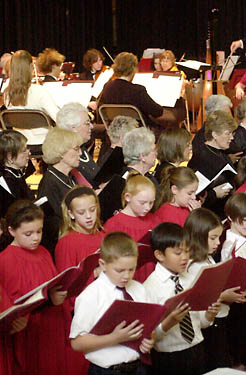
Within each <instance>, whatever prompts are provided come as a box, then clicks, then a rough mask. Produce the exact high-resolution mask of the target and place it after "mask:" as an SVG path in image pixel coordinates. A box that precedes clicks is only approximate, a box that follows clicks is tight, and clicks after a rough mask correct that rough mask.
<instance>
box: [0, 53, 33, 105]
mask: <svg viewBox="0 0 246 375" xmlns="http://www.w3.org/2000/svg"><path fill="white" fill-rule="evenodd" d="M31 63H32V56H31V55H30V53H29V52H28V51H25V50H19V51H16V52H15V53H14V55H13V56H12V58H11V63H10V79H9V85H8V87H7V89H6V92H5V98H7V102H8V105H9V104H12V105H14V106H18V105H22V106H25V105H26V103H27V94H28V89H29V87H30V85H31Z"/></svg>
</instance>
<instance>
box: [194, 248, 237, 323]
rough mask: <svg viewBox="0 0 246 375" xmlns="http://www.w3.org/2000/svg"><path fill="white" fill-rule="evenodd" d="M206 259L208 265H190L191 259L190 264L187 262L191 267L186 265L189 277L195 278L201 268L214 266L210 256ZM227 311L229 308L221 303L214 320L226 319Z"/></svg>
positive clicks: (204, 263)
mask: <svg viewBox="0 0 246 375" xmlns="http://www.w3.org/2000/svg"><path fill="white" fill-rule="evenodd" d="M208 259H209V262H210V263H208V262H207V261H206V260H204V261H202V262H194V263H191V262H192V259H191V260H190V262H189V264H191V265H188V268H187V269H188V273H190V274H191V275H193V276H194V277H196V275H197V274H198V272H199V271H200V269H201V268H202V267H208V266H209V265H212V264H216V263H215V261H214V258H213V257H212V256H211V255H209V256H208ZM229 310H230V307H229V306H228V305H225V304H224V303H222V304H221V309H220V311H219V313H218V314H217V315H216V318H224V317H226V316H227V315H228V314H229Z"/></svg>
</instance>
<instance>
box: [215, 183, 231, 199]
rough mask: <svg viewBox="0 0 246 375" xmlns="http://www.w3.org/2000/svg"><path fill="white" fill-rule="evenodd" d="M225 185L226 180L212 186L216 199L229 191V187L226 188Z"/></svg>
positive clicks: (223, 196)
mask: <svg viewBox="0 0 246 375" xmlns="http://www.w3.org/2000/svg"><path fill="white" fill-rule="evenodd" d="M226 185H227V182H226V183H225V184H222V185H219V186H216V187H214V188H213V189H214V191H215V194H216V197H217V198H218V199H222V198H225V197H226V196H227V195H228V194H229V193H230V190H231V188H226Z"/></svg>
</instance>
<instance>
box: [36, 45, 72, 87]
mask: <svg viewBox="0 0 246 375" xmlns="http://www.w3.org/2000/svg"><path fill="white" fill-rule="evenodd" d="M64 60H65V56H63V55H62V54H61V53H59V52H58V51H57V50H55V49H54V48H45V49H44V50H43V52H40V53H39V55H38V58H37V60H36V64H37V67H38V70H39V72H40V73H43V74H44V75H45V76H44V80H43V82H53V81H57V80H58V78H59V76H60V73H61V66H62V63H63V62H64Z"/></svg>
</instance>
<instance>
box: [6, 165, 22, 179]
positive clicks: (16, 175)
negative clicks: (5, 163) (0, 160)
mask: <svg viewBox="0 0 246 375" xmlns="http://www.w3.org/2000/svg"><path fill="white" fill-rule="evenodd" d="M4 169H5V171H8V172H9V173H11V174H12V175H13V176H15V178H22V177H23V176H24V173H21V171H20V174H15V173H14V172H13V171H11V169H9V168H7V167H4Z"/></svg>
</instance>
